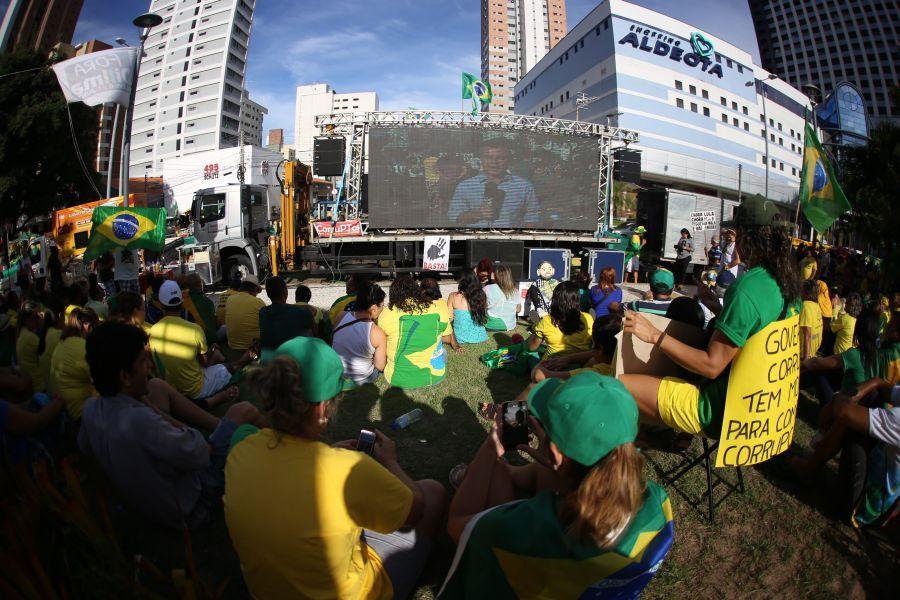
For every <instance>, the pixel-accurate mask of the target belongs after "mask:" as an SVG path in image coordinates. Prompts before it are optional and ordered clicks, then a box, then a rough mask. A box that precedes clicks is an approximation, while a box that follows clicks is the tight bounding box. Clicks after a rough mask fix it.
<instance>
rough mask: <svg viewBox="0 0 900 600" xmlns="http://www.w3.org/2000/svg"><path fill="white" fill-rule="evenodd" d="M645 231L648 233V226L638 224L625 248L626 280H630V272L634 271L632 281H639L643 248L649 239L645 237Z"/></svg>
mask: <svg viewBox="0 0 900 600" xmlns="http://www.w3.org/2000/svg"><path fill="white" fill-rule="evenodd" d="M645 233H647V228H646V227H644V226H643V225H638V226H637V227H636V228H635V230H634V233H633V234H632V235H631V240H630V241H629V242H628V246H627V248H626V250H625V273H626V275H625V281H628V275H627V274H628V273H634V279H633V280H632V282H631V283H637V282H638V272H639V271H640V270H641V250H642V249H643V248H644V246H646V245H647V240H646V239H644V234H645Z"/></svg>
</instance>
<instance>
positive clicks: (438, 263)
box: [422, 235, 450, 272]
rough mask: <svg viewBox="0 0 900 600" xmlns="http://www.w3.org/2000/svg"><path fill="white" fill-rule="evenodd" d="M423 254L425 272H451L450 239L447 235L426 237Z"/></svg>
mask: <svg viewBox="0 0 900 600" xmlns="http://www.w3.org/2000/svg"><path fill="white" fill-rule="evenodd" d="M423 250H424V251H423V253H422V270H423V271H440V272H446V271H449V270H450V238H449V236H446V235H428V236H425V244H424V248H423Z"/></svg>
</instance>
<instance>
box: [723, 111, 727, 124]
mask: <svg viewBox="0 0 900 600" xmlns="http://www.w3.org/2000/svg"><path fill="white" fill-rule="evenodd" d="M722 122H723V123H728V115H726V114H725V113H722Z"/></svg>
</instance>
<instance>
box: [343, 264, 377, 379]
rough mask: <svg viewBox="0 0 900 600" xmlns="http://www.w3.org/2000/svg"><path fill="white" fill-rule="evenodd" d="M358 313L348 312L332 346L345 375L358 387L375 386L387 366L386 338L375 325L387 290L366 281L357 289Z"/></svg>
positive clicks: (355, 311) (356, 311)
mask: <svg viewBox="0 0 900 600" xmlns="http://www.w3.org/2000/svg"><path fill="white" fill-rule="evenodd" d="M355 306H356V310H354V311H353V312H345V313H344V316H343V317H342V318H341V320H340V321H338V322H337V325H336V326H335V328H334V332H333V333H332V342H331V345H332V347H334V351H335V352H337V353H338V356H340V357H341V363H342V364H343V366H344V375H345V376H346V377H347V378H348V379H350V380H352V381H353V382H354V383H355V384H357V385H365V384H367V383H374V382H375V381H377V380H378V378H379V377H381V373H382V371H384V367H385V365H386V364H387V338H386V337H385V335H384V331H383V330H382V329H381V327H379V326H378V325H376V324H375V322H376V321H378V317H379V315H381V311H383V310H384V290H383V289H381V286H379V285H377V284H375V283H370V282H368V281H367V282H365V283H363V284H362V285H360V286H359V288H357V290H356V305H355Z"/></svg>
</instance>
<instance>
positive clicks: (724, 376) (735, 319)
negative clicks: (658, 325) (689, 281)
mask: <svg viewBox="0 0 900 600" xmlns="http://www.w3.org/2000/svg"><path fill="white" fill-rule="evenodd" d="M800 305H801V302H800V300H799V299H798V300H796V301H795V302H794V303H792V304H791V306H790V307H789V308H788V310H786V311H784V315H782V310H783V309H784V299H783V298H782V296H781V288H779V287H778V283H777V282H776V281H775V279H774V278H773V277H772V276H771V275H770V274H769V272H768V271H766V270H765V269H763V268H762V267H754V268H752V269H750V270H749V271H747V272H746V273H744V274H743V275H742V276H740V277H739V278H737V279H736V280H735V282H734V283H732V284H731V285H730V286H729V287H728V291H726V292H725V299H724V307H723V308H722V313H721V314H720V315H719V318H718V319H716V329H718V330H719V331H721V332H722V333H724V334H725V336H726V337H727V338H728V339H729V340H731V341H732V342H733V343H734V344H735V345H736V346H738V347H739V348H743V347H744V344H746V343H747V340H748V339H750V337H751V336H753V334H755V333H756V332H758V331H760V330H761V329H764V328H765V327H766V326H767V325H769V323H772V322H773V321H777V320H779V319H782V318H787V317H792V316H794V315H796V314H798V313H799V312H800ZM730 373H731V366H730V365H729V366H728V367H726V368H725V370H724V371H722V373H721V374H720V375H719V376H718V377H716V378H715V379H714V380H712V381H710V382H707V383H705V384H703V385H701V386H700V401H699V406H698V408H697V410H698V416H699V418H700V424H701V425H702V426H703V431H704V433H705V434H706V435H707V436H708V437H711V438H714V439H718V437H719V434H720V433H721V431H722V417H723V416H724V414H725V396H726V393H727V392H728V375H729V374H730Z"/></svg>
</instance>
